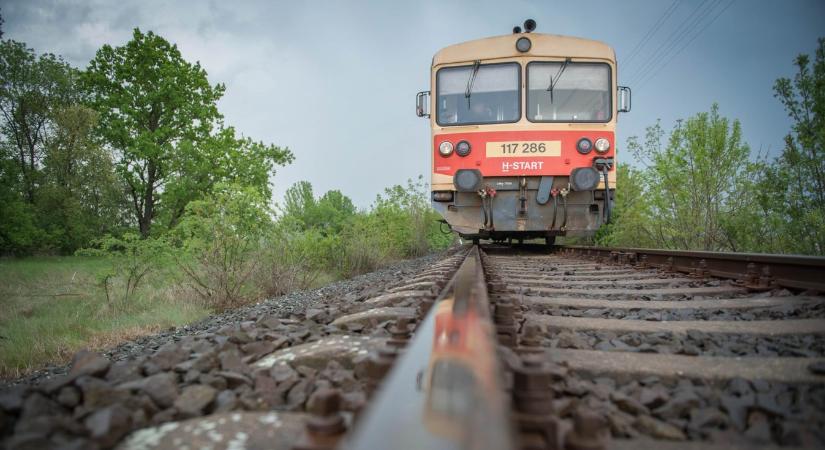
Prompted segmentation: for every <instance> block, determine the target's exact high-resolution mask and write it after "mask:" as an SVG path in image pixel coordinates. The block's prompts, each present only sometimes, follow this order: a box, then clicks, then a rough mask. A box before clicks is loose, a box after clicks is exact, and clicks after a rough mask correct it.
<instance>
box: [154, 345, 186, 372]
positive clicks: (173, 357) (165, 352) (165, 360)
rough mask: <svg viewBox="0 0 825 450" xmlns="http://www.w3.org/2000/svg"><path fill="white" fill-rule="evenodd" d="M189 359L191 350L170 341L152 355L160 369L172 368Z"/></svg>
mask: <svg viewBox="0 0 825 450" xmlns="http://www.w3.org/2000/svg"><path fill="white" fill-rule="evenodd" d="M187 359H189V351H186V350H183V349H182V348H181V347H180V346H179V345H177V344H174V343H169V344H166V345H164V346H163V347H161V348H160V349H159V350H158V351H157V353H155V354H154V355H152V357H151V359H150V361H152V362H153V363H154V364H156V365H157V367H158V368H160V370H171V369H172V368H173V367H175V366H176V365H177V364H180V363H182V362H184V361H186V360H187Z"/></svg>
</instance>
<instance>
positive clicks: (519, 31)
mask: <svg viewBox="0 0 825 450" xmlns="http://www.w3.org/2000/svg"><path fill="white" fill-rule="evenodd" d="M519 33H521V27H513V34H519Z"/></svg>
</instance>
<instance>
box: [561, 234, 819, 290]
mask: <svg viewBox="0 0 825 450" xmlns="http://www.w3.org/2000/svg"><path fill="white" fill-rule="evenodd" d="M557 251H560V252H562V253H567V254H576V255H581V256H590V257H594V258H603V259H607V260H609V261H613V262H619V263H629V264H636V265H637V266H645V265H648V266H652V267H658V268H661V269H665V270H670V271H674V272H685V273H690V274H693V275H695V276H699V277H705V276H713V277H719V278H729V279H734V280H738V283H739V284H740V285H742V287H744V288H747V289H749V290H752V291H759V290H768V289H772V288H775V287H778V286H781V287H786V288H792V289H802V290H813V291H819V292H825V258H823V257H815V256H800V255H772V254H761V253H722V252H704V251H684V250H654V249H647V248H614V247H590V246H579V245H562V246H558V247H557Z"/></svg>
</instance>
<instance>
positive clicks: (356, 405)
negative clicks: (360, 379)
mask: <svg viewBox="0 0 825 450" xmlns="http://www.w3.org/2000/svg"><path fill="white" fill-rule="evenodd" d="M366 404H367V395H366V394H365V393H364V391H360V390H359V391H350V392H345V393H343V394H341V409H342V410H344V411H351V412H354V413H357V412H359V411H361V409H362V408H363V407H364V406H365V405H366Z"/></svg>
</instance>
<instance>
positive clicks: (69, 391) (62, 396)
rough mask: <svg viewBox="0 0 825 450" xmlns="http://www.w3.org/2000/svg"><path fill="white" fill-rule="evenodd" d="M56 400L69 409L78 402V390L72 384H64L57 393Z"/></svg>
mask: <svg viewBox="0 0 825 450" xmlns="http://www.w3.org/2000/svg"><path fill="white" fill-rule="evenodd" d="M57 402H58V403H60V404H61V405H63V406H65V407H67V408H69V409H71V408H74V407H75V406H77V404H78V403H80V391H79V390H77V388H76V387H74V386H64V387H63V389H61V390H60V393H59V394H57Z"/></svg>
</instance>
